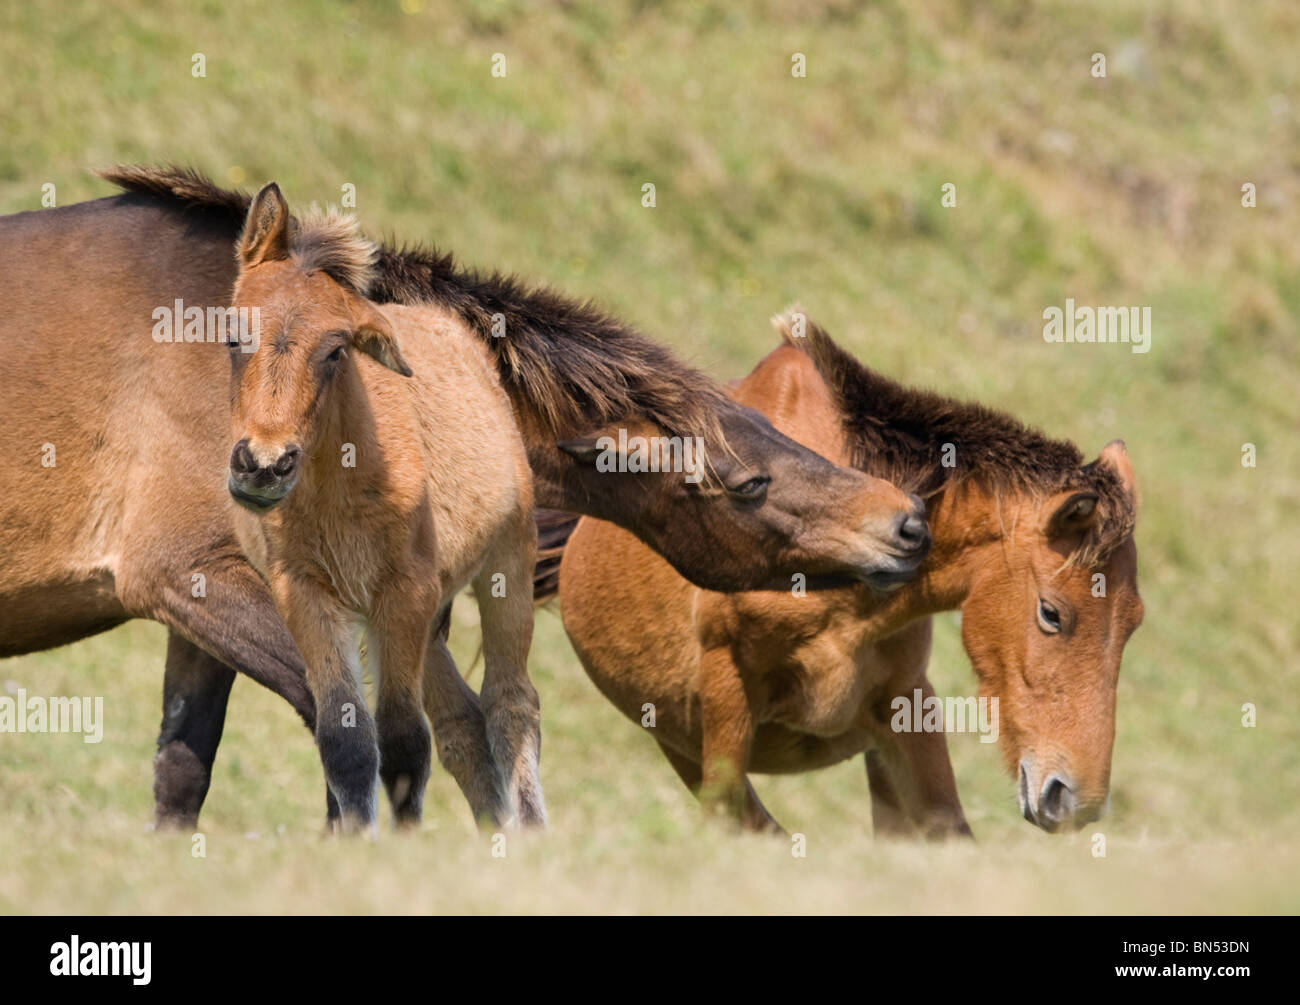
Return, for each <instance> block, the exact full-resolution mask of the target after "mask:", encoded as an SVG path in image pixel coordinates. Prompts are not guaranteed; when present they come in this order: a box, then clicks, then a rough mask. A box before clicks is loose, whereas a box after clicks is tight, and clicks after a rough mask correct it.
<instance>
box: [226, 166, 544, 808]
mask: <svg viewBox="0 0 1300 1005" xmlns="http://www.w3.org/2000/svg"><path fill="white" fill-rule="evenodd" d="M354 228H355V225H354V223H353V221H351V220H350V219H348V218H343V217H337V216H331V217H325V218H318V219H307V220H304V221H303V222H302V224H301V225H300V226H298V227H296V228H291V225H290V214H289V209H288V206H287V205H286V204H285V201H284V199H283V198H282V196H281V195H280V190H279V189H278V188H277V187H276V186H274V185H268V186H267V187H266V188H265V189H263V190H262V191H261V192H260V193H259V194H258V196H257V198H256V199H255V200H254V202H253V205H252V206H251V208H250V210H249V217H248V222H247V225H246V226H245V229H244V233H243V234H242V236H241V238H240V242H239V246H238V255H239V261H240V266H241V268H240V272H239V277H238V280H237V282H236V286H235V294H234V300H233V302H234V305H235V307H236V308H237V309H243V308H249V309H251V308H256V309H257V310H258V311H259V312H260V327H259V329H258V342H259V344H258V347H257V350H256V351H255V352H253V353H247V352H244V351H242V350H241V349H240V348H239V347H238V346H236V347H235V348H234V350H233V351H232V352H231V359H232V361H233V378H232V379H233V400H232V411H231V424H232V429H233V437H234V444H235V445H234V448H233V450H232V452H231V458H230V473H229V489H230V493H231V495H232V496H233V497H234V498H235V500H236V501H237V502H238V503H240V506H241V508H240V510H239V513H238V515H237V518H236V523H235V528H236V533H237V534H238V536H239V540H240V542H241V544H242V545H243V547H244V550H245V552H246V554H247V555H248V556H249V559H250V560H251V561H252V563H253V565H254V566H255V567H256V568H257V569H258V570H259V571H260V572H261V573H262V575H263V576H265V577H266V580H267V582H268V583H269V585H270V588H271V593H272V595H273V596H274V598H275V601H276V606H277V608H278V609H279V611H280V613H281V614H282V615H283V617H284V619H285V622H286V623H287V624H288V626H289V630H290V632H291V633H292V634H293V637H294V640H295V642H296V643H297V645H298V648H299V650H300V651H301V653H302V655H303V658H304V661H305V663H306V666H307V681H308V684H309V686H310V687H311V690H312V694H313V696H314V698H315V702H316V709H317V729H316V734H317V740H318V742H319V743H320V745H321V748H322V751H323V752H324V751H325V750H327V749H328V748H330V747H331V746H333V745H335V744H351V745H352V746H353V748H354V756H352V757H349V758H344V759H342V761H341V762H340V761H338V760H336V759H332V758H329V757H325V758H324V760H325V764H326V768H327V780H328V782H329V785H330V790H331V791H332V792H333V794H334V797H335V798H336V799H337V801H338V803H339V809H340V811H341V814H342V818H343V825H344V826H345V827H346V828H355V827H366V826H369V825H370V824H372V823H373V821H374V818H375V805H374V803H375V776H376V770H378V773H379V775H380V777H382V779H383V782H384V785H385V787H386V789H387V791H388V795H389V798H390V800H391V802H392V805H393V812H394V816H395V818H396V820H397V822H398V823H413V822H415V821H418V819H419V816H420V807H421V802H422V799H423V795H424V789H425V783H426V782H427V780H428V774H429V765H430V738H429V729H428V726H427V725H426V724H425V720H424V714H423V711H422V708H427V709H428V712H429V717H430V720H431V721H432V722H433V724H434V730H435V732H437V733H438V739H439V754H440V756H441V758H442V760H443V762H444V764H446V766H447V767H448V768H449V769H450V770H451V772H452V774H453V775H455V776H456V779H457V781H458V782H459V783H460V784H461V788H462V790H463V791H464V792H465V795H466V797H467V798H468V799H469V802H470V806H471V808H472V809H473V811H474V812H475V814H476V815H477V816H479V817H480V818H483V817H486V818H488V819H489V820H491V821H493V822H496V821H498V820H506V821H517V822H519V823H522V824H524V825H542V824H544V823H545V819H546V814H545V807H544V805H543V800H542V789H541V782H540V780H539V778H538V757H539V751H540V742H541V738H540V710H539V705H538V697H537V691H536V690H535V689H534V687H533V685H532V684H531V682H530V681H529V679H528V674H527V659H528V648H529V643H530V641H531V638H532V623H533V606H532V580H531V576H532V568H533V561H534V558H535V554H536V551H535V540H536V539H535V532H534V529H533V522H532V505H533V496H532V476H531V471H530V469H529V465H528V456H527V452H526V450H525V447H524V441H523V437H522V436H521V434H520V431H519V428H518V426H517V425H516V423H515V418H514V413H513V411H512V409H511V404H510V400H509V397H508V396H507V395H506V393H505V392H504V391H503V390H502V388H501V386H500V381H499V379H498V377H497V374H496V371H495V368H494V367H493V366H492V364H491V361H490V359H489V357H488V353H487V351H486V349H485V347H484V346H483V344H482V342H481V341H480V340H478V339H477V338H475V337H474V336H473V334H472V333H470V332H469V331H468V330H467V326H466V325H465V323H464V322H463V321H462V320H460V319H459V318H457V317H456V316H455V315H453V314H452V313H450V312H449V311H447V310H445V309H443V308H439V307H433V306H430V307H402V306H395V305H386V306H383V307H379V306H376V305H375V304H372V303H371V302H370V301H368V300H366V299H365V298H364V297H363V296H362V295H361V294H360V292H359V291H361V290H364V289H365V288H366V287H367V285H368V284H369V270H370V268H371V266H372V264H373V261H374V258H375V255H376V251H377V249H376V248H375V247H374V246H373V245H372V244H370V243H369V242H367V241H365V240H363V239H361V238H360V237H358V236H357V234H356V232H355V229H354ZM467 584H472V585H473V589H474V593H475V596H476V597H477V599H478V604H479V610H480V612H481V617H482V625H483V652H484V662H485V672H484V679H483V689H482V709H483V712H482V715H483V717H484V718H485V720H486V723H485V725H486V741H487V744H486V747H487V749H485V747H484V744H483V743H482V742H480V739H479V737H480V734H479V733H478V732H477V729H476V727H477V721H476V720H477V705H476V702H475V701H474V699H473V695H472V692H468V688H467V686H466V685H465V684H464V682H463V681H462V679H461V677H460V675H459V673H458V672H457V671H456V667H455V665H454V664H453V663H452V661H451V657H450V655H449V654H448V652H447V649H446V646H445V645H444V644H443V642H442V639H441V638H440V637H439V633H438V627H437V626H438V623H439V622H440V620H441V618H440V611H442V610H443V609H444V608H446V607H447V606H448V605H450V603H451V601H452V598H453V597H454V596H455V595H456V593H457V592H458V591H459V590H460V589H462V588H463V587H464V586H466V585H467ZM359 627H364V629H365V631H366V634H367V637H368V652H369V655H370V656H371V657H372V658H373V659H372V663H373V668H374V671H375V678H376V680H377V683H378V700H377V704H376V716H375V720H373V721H372V720H371V719H370V716H369V714H368V713H367V711H366V706H365V701H364V697H363V695H362V693H361V690H360V676H361V667H360V661H359V653H358V643H357V639H356V637H355V636H356V632H357V629H358V628H359ZM426 667H427V680H428V686H427V687H425V686H424V684H423V682H422V681H423V679H424V677H425V670H426ZM376 727H377V731H378V737H377V739H378V743H377V745H376V742H375V733H376ZM358 738H365V739H366V742H364V743H358ZM340 763H341V764H342V770H337V767H336V766H337V765H338V764H340ZM332 768H334V770H331V769H332Z"/></svg>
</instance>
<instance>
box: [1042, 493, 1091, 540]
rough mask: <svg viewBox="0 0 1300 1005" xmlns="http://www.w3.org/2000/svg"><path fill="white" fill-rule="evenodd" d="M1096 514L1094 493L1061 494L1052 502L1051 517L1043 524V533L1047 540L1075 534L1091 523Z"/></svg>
mask: <svg viewBox="0 0 1300 1005" xmlns="http://www.w3.org/2000/svg"><path fill="white" fill-rule="evenodd" d="M1096 514H1097V493H1096V492H1068V493H1067V492H1062V493H1061V494H1060V495H1059V496H1058V497H1057V499H1056V500H1053V504H1052V515H1051V516H1049V517H1048V518H1047V522H1046V523H1045V524H1043V533H1044V534H1045V535H1047V538H1048V540H1055V539H1057V538H1058V537H1064V536H1065V535H1067V534H1077V533H1078V532H1079V531H1081V530H1083V529H1084V528H1085V527H1087V526H1088V524H1090V523H1092V520H1093V517H1094V516H1096Z"/></svg>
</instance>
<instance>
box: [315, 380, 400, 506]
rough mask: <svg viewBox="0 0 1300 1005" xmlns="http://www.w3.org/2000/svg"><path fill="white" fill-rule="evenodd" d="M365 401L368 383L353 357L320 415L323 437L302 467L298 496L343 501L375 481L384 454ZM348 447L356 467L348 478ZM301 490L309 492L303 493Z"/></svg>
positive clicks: (317, 441)
mask: <svg viewBox="0 0 1300 1005" xmlns="http://www.w3.org/2000/svg"><path fill="white" fill-rule="evenodd" d="M365 398H366V389H365V383H364V381H363V380H362V377H361V374H360V372H359V371H358V366H357V361H356V360H355V358H354V359H353V360H352V361H351V362H350V365H349V366H347V367H344V368H343V372H342V373H340V374H339V375H338V382H337V384H336V386H335V387H334V388H333V393H332V394H331V395H330V401H329V404H328V405H327V407H326V409H325V411H324V412H322V413H321V415H320V418H319V420H318V421H319V422H320V424H321V427H320V434H319V435H318V436H317V438H316V444H315V446H314V448H313V449H312V452H311V456H310V457H309V458H308V460H307V463H306V464H305V465H304V467H303V472H302V475H301V480H300V484H299V487H298V489H297V490H295V493H296V494H299V493H300V494H302V495H307V496H310V497H311V498H312V499H313V500H314V501H315V502H317V503H320V502H328V501H333V502H341V501H345V500H346V498H347V495H346V494H347V492H348V491H350V490H351V489H352V488H353V487H355V486H357V485H368V484H372V483H373V482H374V478H373V477H372V475H373V469H374V468H375V467H377V466H378V465H379V458H380V454H381V452H380V450H379V449H378V442H377V440H376V437H375V429H374V422H373V420H365V419H363V417H364V416H366V415H367V414H368V412H367V411H366V409H365V408H364V407H363V406H364V402H365ZM348 445H351V446H352V448H353V452H352V459H353V462H354V463H355V465H356V467H355V468H348V469H346V474H347V477H346V478H345V477H343V475H344V473H345V469H344V467H343V456H344V455H343V448H344V447H345V446H348ZM302 489H307V490H308V491H307V492H306V493H301V490H302Z"/></svg>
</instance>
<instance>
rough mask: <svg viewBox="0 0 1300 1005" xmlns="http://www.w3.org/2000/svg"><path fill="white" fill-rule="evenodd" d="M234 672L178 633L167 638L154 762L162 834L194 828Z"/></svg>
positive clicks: (157, 816)
mask: <svg viewBox="0 0 1300 1005" xmlns="http://www.w3.org/2000/svg"><path fill="white" fill-rule="evenodd" d="M234 682H235V672H234V671H233V670H231V669H230V668H229V667H228V666H226V665H225V664H224V663H222V662H221V661H220V660H217V659H214V658H213V657H212V656H209V655H208V654H207V653H205V652H204V651H203V650H202V649H200V648H199V647H198V646H196V645H194V643H192V642H190V641H188V640H187V639H185V638H182V637H181V636H180V635H177V634H176V633H175V632H169V633H168V635H167V669H166V671H165V673H164V675H163V719H162V728H161V729H160V731H159V734H158V753H157V755H156V756H155V757H154V761H153V763H154V782H153V794H154V817H155V821H156V826H157V828H158V829H159V830H163V829H166V828H177V829H193V828H195V827H197V826H198V822H199V810H200V809H201V808H202V807H203V800H204V798H205V797H206V796H207V794H208V786H209V785H210V784H211V781H212V762H213V760H214V759H215V758H216V756H217V745H218V744H219V743H220V742H221V731H222V727H223V726H224V724H225V718H226V700H227V699H228V698H229V696H230V686H231V685H232V684H233V683H234Z"/></svg>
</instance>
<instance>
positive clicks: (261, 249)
mask: <svg viewBox="0 0 1300 1005" xmlns="http://www.w3.org/2000/svg"><path fill="white" fill-rule="evenodd" d="M288 257H289V204H288V203H287V202H285V201H284V196H283V195H281V194H280V186H279V185H277V184H276V183H275V182H271V183H270V184H269V185H267V186H265V187H264V188H263V189H262V191H260V192H258V193H257V195H256V196H254V198H253V204H252V205H251V206H249V207H248V216H247V217H246V218H245V220H244V229H243V232H242V233H241V234H240V235H239V264H240V265H241V266H243V267H244V268H249V267H251V266H254V265H260V264H261V263H262V262H279V261H283V260H284V259H286V258H288Z"/></svg>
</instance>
